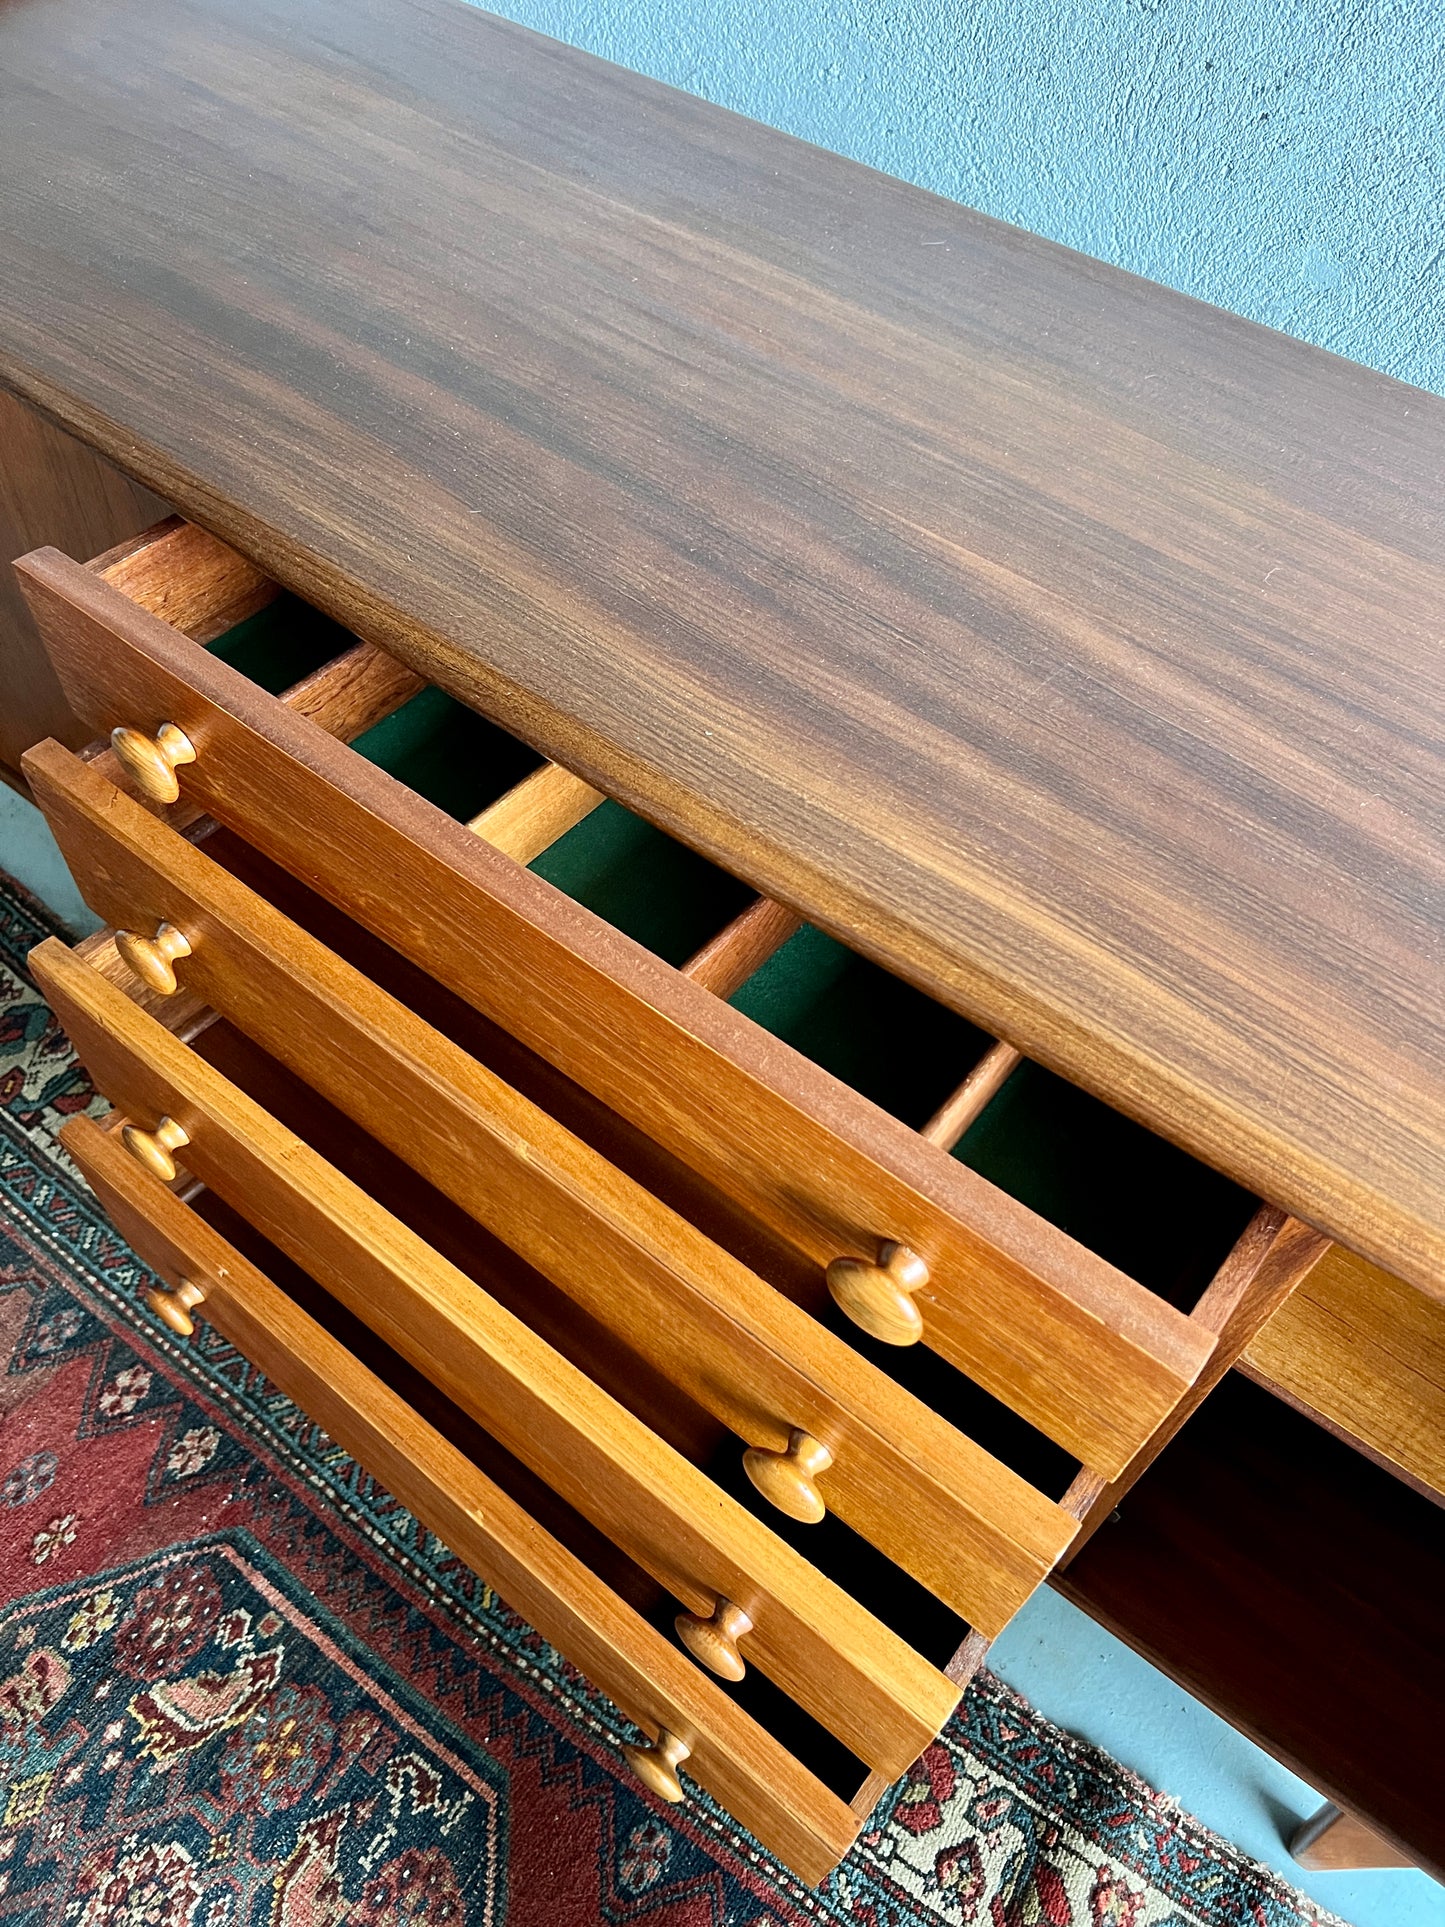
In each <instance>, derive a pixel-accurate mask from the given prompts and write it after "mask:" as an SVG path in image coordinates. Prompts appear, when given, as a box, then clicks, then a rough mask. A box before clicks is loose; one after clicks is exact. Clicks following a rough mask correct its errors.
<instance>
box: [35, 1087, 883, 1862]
mask: <svg viewBox="0 0 1445 1927" xmlns="http://www.w3.org/2000/svg"><path fill="white" fill-rule="evenodd" d="M60 1135H61V1142H62V1144H64V1146H65V1148H66V1150H67V1151H68V1152H69V1153H70V1155H71V1156H72V1157H73V1158H74V1159H75V1161H76V1163H77V1164H78V1165H79V1167H80V1169H81V1172H82V1174H83V1175H84V1176H85V1178H86V1179H87V1180H88V1182H89V1183H90V1185H91V1187H92V1188H93V1189H94V1190H95V1191H96V1193H97V1194H98V1196H99V1198H100V1201H101V1203H102V1204H103V1205H104V1206H105V1208H106V1210H107V1212H108V1213H109V1214H110V1216H111V1218H112V1219H113V1220H114V1221H115V1223H116V1225H117V1226H118V1227H119V1229H120V1232H121V1234H122V1236H123V1237H124V1238H125V1239H126V1240H127V1241H128V1242H129V1243H130V1244H131V1246H132V1247H133V1248H134V1249H135V1250H136V1251H137V1252H138V1253H139V1255H140V1256H141V1258H142V1259H144V1261H145V1263H146V1264H147V1265H149V1266H150V1267H151V1269H152V1270H153V1271H156V1272H158V1273H159V1274H160V1275H161V1277H162V1278H164V1279H165V1280H166V1281H167V1282H168V1283H169V1284H171V1285H173V1286H174V1285H176V1284H178V1283H179V1282H180V1280H181V1279H182V1278H188V1279H192V1280H195V1281H196V1282H198V1283H201V1284H203V1285H204V1287H205V1291H206V1300H205V1307H204V1310H203V1311H200V1312H198V1313H197V1314H196V1315H197V1317H198V1318H204V1319H205V1320H206V1322H207V1323H210V1324H214V1325H215V1326H216V1328H217V1329H218V1330H219V1331H221V1332H223V1333H224V1334H225V1336H226V1337H227V1338H229V1339H230V1340H231V1342H232V1343H233V1344H234V1345H236V1346H237V1347H238V1348H239V1350H241V1351H242V1352H243V1353H244V1354H245V1356H246V1357H247V1358H249V1359H250V1360H251V1362H252V1363H253V1364H255V1365H258V1366H260V1368H261V1370H262V1371H264V1372H265V1374H266V1376H267V1378H268V1379H269V1380H270V1381H271V1383H272V1384H273V1385H275V1386H276V1387H277V1388H278V1389H279V1390H280V1391H282V1392H284V1393H285V1394H286V1396H287V1397H288V1398H290V1399H292V1400H293V1401H294V1402H295V1403H296V1404H297V1405H298V1406H299V1407H300V1408H301V1410H302V1411H303V1412H305V1413H306V1415H307V1416H308V1417H309V1418H310V1419H312V1420H314V1421H315V1423H316V1424H318V1425H320V1426H322V1427H323V1428H324V1429H325V1431H326V1432H327V1433H328V1435H329V1436H330V1437H331V1438H333V1439H334V1440H335V1441H336V1443H337V1444H338V1445H339V1446H340V1447H341V1448H342V1449H343V1451H346V1452H348V1453H350V1455H351V1457H352V1458H354V1459H355V1460H356V1461H357V1462H358V1464H360V1465H361V1466H362V1467H363V1468H364V1469H365V1470H366V1471H367V1472H369V1473H370V1474H371V1476H372V1477H373V1478H375V1479H377V1480H379V1481H380V1482H381V1484H382V1485H384V1486H385V1487H386V1489H387V1491H388V1492H390V1493H391V1495H392V1496H393V1498H395V1499H396V1500H397V1501H398V1502H399V1503H400V1504H402V1505H404V1506H405V1507H406V1508H407V1510H408V1511H409V1512H411V1513H412V1514H413V1515H414V1516H415V1517H416V1518H417V1519H418V1520H420V1522H421V1523H422V1525H424V1526H425V1527H426V1528H427V1530H428V1531H430V1532H434V1533H435V1534H436V1535H437V1537H438V1538H439V1539H441V1540H442V1541H443V1542H444V1543H445V1544H446V1545H448V1546H449V1547H450V1548H451V1550H452V1551H453V1552H454V1553H455V1554H456V1555H457V1557H458V1558H459V1559H462V1560H464V1561H465V1562H466V1564H467V1565H469V1566H470V1567H471V1568H472V1570H473V1571H474V1572H476V1573H478V1574H479V1575H480V1576H481V1577H482V1578H483V1579H485V1580H486V1581H487V1583H488V1584H489V1585H491V1586H493V1587H495V1588H496V1590H497V1591H498V1592H499V1593H500V1594H501V1596H502V1597H503V1598H504V1599H505V1600H506V1601H507V1603H508V1605H510V1606H511V1607H512V1608H513V1610H514V1611H516V1612H519V1613H520V1614H521V1615H522V1616H523V1617H524V1618H525V1619H526V1620H527V1622H528V1624H529V1625H531V1626H534V1627H535V1628H536V1630H537V1631H538V1632H539V1633H541V1635H542V1637H543V1638H544V1639H547V1640H549V1641H550V1642H551V1643H552V1645H554V1646H555V1647H556V1648H557V1649H558V1651H559V1652H561V1653H562V1654H563V1655H564V1656H565V1657H566V1658H567V1659H569V1660H570V1661H571V1662H572V1664H573V1665H574V1666H577V1667H579V1668H580V1669H581V1670H582V1671H583V1672H584V1673H586V1674H587V1676H588V1678H589V1679H591V1680H592V1681H593V1682H594V1683H595V1684H596V1685H597V1686H599V1687H601V1689H602V1691H603V1692H604V1693H606V1694H607V1696H608V1697H609V1698H610V1699H611V1700H613V1702H614V1703H615V1704H616V1705H617V1706H618V1707H619V1708H620V1710H621V1711H622V1712H623V1714H624V1715H625V1716H626V1717H627V1718H628V1719H629V1720H632V1721H633V1722H634V1723H636V1724H638V1725H640V1726H643V1727H645V1728H646V1729H647V1730H648V1731H649V1732H651V1733H654V1734H655V1733H656V1731H657V1730H658V1728H659V1727H663V1726H665V1727H666V1728H667V1729H668V1731H669V1732H672V1733H676V1734H678V1735H679V1736H680V1737H681V1738H682V1739H684V1740H685V1741H686V1742H687V1744H688V1746H689V1748H690V1749H691V1753H690V1757H689V1759H688V1761H687V1763H686V1767H685V1773H686V1777H687V1778H688V1779H692V1780H696V1781H697V1782H698V1784H699V1785H700V1786H704V1787H706V1788H707V1790H708V1791H709V1792H710V1793H712V1794H714V1795H715V1796H716V1798H718V1799H719V1800H721V1801H722V1803H723V1805H724V1806H726V1807H727V1809H728V1811H729V1812H730V1813H732V1814H733V1815H735V1817H736V1818H737V1819H739V1820H740V1821H742V1823H743V1825H744V1826H746V1827H748V1828H750V1829H751V1831H752V1832H753V1833H755V1834H756V1835H757V1836H758V1838H759V1839H760V1840H761V1841H762V1842H763V1844H764V1845H765V1846H766V1847H768V1848H769V1849H770V1850H771V1851H772V1852H773V1853H776V1854H778V1855H779V1856H780V1858H782V1859H783V1860H784V1861H785V1862H786V1863H787V1865H788V1866H790V1867H791V1868H792V1869H793V1870H794V1872H796V1873H797V1874H799V1875H800V1876H801V1877H802V1878H803V1879H804V1880H808V1881H817V1880H819V1879H821V1878H822V1877H823V1875H824V1874H825V1873H827V1872H828V1871H829V1869H830V1868H831V1867H832V1866H834V1865H835V1864H836V1862H837V1861H838V1859H839V1858H840V1857H841V1855H842V1854H844V1853H845V1852H846V1851H847V1849H848V1847H849V1846H850V1845H851V1844H852V1840H853V1838H854V1836H855V1835H856V1833H857V1830H858V1827H859V1825H860V1824H861V1823H860V1821H859V1820H858V1819H857V1818H856V1817H855V1816H854V1815H853V1814H852V1813H851V1812H850V1810H849V1809H848V1808H847V1807H846V1806H845V1805H844V1803H843V1802H842V1801H841V1800H840V1799H839V1798H838V1797H837V1795H836V1794H834V1793H831V1792H830V1791H829V1790H828V1788H827V1787H825V1786H823V1785H822V1784H821V1782H819V1781H818V1780H817V1779H816V1778H815V1777H814V1776H813V1775H812V1774H811V1773H809V1772H807V1771H806V1769H805V1768H803V1767H802V1766H800V1765H799V1763H798V1761H797V1760H796V1759H795V1758H794V1757H793V1755H792V1754H791V1753H789V1752H788V1750H787V1749H786V1748H785V1747H783V1746H780V1745H779V1744H778V1742H777V1741H776V1740H774V1739H773V1738H772V1736H771V1735H770V1734H769V1733H767V1732H766V1731H765V1730H764V1729H763V1728H762V1727H760V1726H759V1725H757V1723H756V1722H755V1721H753V1720H751V1719H749V1718H748V1717H747V1715H746V1714H744V1713H741V1712H740V1711H739V1710H738V1709H737V1708H736V1707H735V1706H734V1705H733V1703H732V1702H731V1700H729V1699H728V1697H727V1695H726V1694H725V1693H724V1692H722V1691H721V1689H720V1688H719V1687H718V1686H717V1685H716V1684H715V1683H714V1682H713V1680H711V1679H710V1678H709V1677H708V1675H707V1674H706V1673H704V1672H703V1671H701V1669H700V1668H698V1667H697V1666H694V1665H693V1664H692V1663H691V1662H690V1661H689V1660H688V1659H687V1658H686V1657H685V1656H684V1655H683V1654H682V1653H681V1652H680V1651H679V1650H678V1649H677V1648H676V1647H675V1646H673V1645H670V1644H669V1642H668V1641H667V1640H666V1639H664V1638H663V1636H662V1635H661V1634H660V1633H658V1632H656V1631H655V1630H654V1629H653V1628H652V1627H651V1626H649V1625H648V1624H647V1622H646V1621H645V1620H643V1619H642V1618H640V1617H639V1616H638V1614H637V1613H636V1612H634V1611H633V1610H632V1608H631V1607H629V1606H628V1605H626V1604H625V1603H624V1602H623V1601H622V1600H620V1599H619V1598H618V1597H617V1595H616V1594H615V1593H613V1592H612V1591H611V1590H610V1589H609V1588H608V1587H607V1586H606V1585H605V1584H604V1583H603V1582H602V1581H601V1580H600V1579H598V1578H597V1577H596V1575H594V1574H593V1573H592V1572H591V1571H590V1570H589V1569H588V1568H587V1566H585V1565H584V1564H583V1563H582V1561H581V1560H580V1559H578V1558H577V1557H576V1555H575V1554H573V1553H571V1552H569V1551H568V1550H567V1548H566V1547H565V1546H563V1545H561V1544H560V1543H559V1542H558V1541H557V1540H556V1539H555V1538H553V1537H552V1536H551V1535H550V1534H548V1533H546V1532H544V1531H543V1530H542V1529H541V1527H539V1526H538V1525H537V1524H536V1522H535V1521H534V1520H533V1519H532V1518H531V1517H530V1516H529V1515H528V1514H527V1513H526V1512H525V1511H524V1510H523V1509H522V1507H521V1506H520V1505H518V1503H517V1502H516V1500H515V1499H513V1498H512V1497H511V1496H510V1495H509V1494H508V1493H506V1492H504V1491H503V1490H502V1488H501V1487H500V1486H498V1485H497V1484H496V1483H495V1482H494V1481H493V1480H491V1479H489V1478H488V1477H487V1476H486V1475H485V1474H484V1473H483V1472H481V1471H480V1470H478V1468H477V1467H476V1466H475V1465H473V1464H472V1463H471V1461H470V1460H469V1459H468V1458H467V1457H466V1456H465V1455H464V1454H463V1453H462V1452H461V1451H459V1450H458V1449H457V1447H456V1446H454V1445H453V1444H452V1443H451V1442H450V1440H448V1439H446V1438H445V1437H443V1435H442V1434H441V1433H440V1432H438V1431H437V1430H436V1428H435V1427H434V1426H432V1425H429V1424H428V1423H427V1422H426V1421H425V1420H424V1419H423V1418H421V1417H420V1416H419V1415H418V1414H417V1412H416V1411H415V1410H413V1408H412V1407H411V1406H409V1405H408V1404H406V1402H405V1401H404V1400H403V1399H401V1398H399V1397H398V1396H397V1394H396V1393H395V1392H394V1391H393V1390H391V1388H390V1387H389V1386H388V1385H386V1384H385V1383H384V1381H383V1380H382V1379H380V1378H378V1377H377V1375H376V1374H375V1373H374V1372H371V1371H368V1370H367V1369H366V1367H365V1366H363V1365H362V1364H360V1363H359V1362H358V1361H357V1359H356V1358H354V1357H353V1356H352V1354H351V1353H350V1352H349V1351H348V1350H347V1349H346V1347H345V1346H344V1345H342V1344H340V1343H339V1342H338V1341H337V1340H336V1339H335V1338H333V1337H332V1336H331V1335H330V1333H328V1332H327V1331H325V1330H324V1329H323V1327H322V1326H320V1325H319V1324H317V1322H316V1320H315V1319H313V1318H310V1317H308V1316H307V1315H306V1313H305V1312H304V1311H302V1310H301V1309H300V1308H299V1307H298V1306H296V1305H295V1304H293V1303H292V1301H291V1300H290V1299H289V1298H288V1297H287V1296H286V1294H285V1293H284V1292H283V1291H281V1290H279V1289H278V1288H277V1286H276V1285H275V1284H273V1283H272V1281H271V1280H270V1279H269V1278H267V1277H266V1276H264V1274H263V1273H261V1272H260V1271H258V1270H257V1268H256V1267H255V1266H254V1265H253V1264H251V1263H250V1262H249V1260H248V1259H246V1258H245V1257H244V1256H243V1255H242V1254H241V1253H240V1252H239V1251H238V1250H237V1249H236V1247H235V1246H234V1245H233V1244H231V1243H230V1242H229V1241H228V1240H226V1239H225V1238H223V1237H222V1236H221V1235H220V1233H219V1232H218V1231H216V1230H214V1229H213V1228H212V1227H211V1226H210V1225H208V1224H207V1223H206V1222H205V1220H204V1219H203V1218H200V1217H198V1216H197V1215H196V1213H195V1212H194V1211H191V1210H189V1209H188V1208H187V1207H186V1206H185V1205H184V1204H182V1203H181V1202H180V1201H179V1200H178V1199H177V1198H175V1197H174V1196H173V1195H172V1194H171V1192H169V1191H168V1190H167V1189H166V1187H165V1186H164V1185H162V1184H159V1183H158V1182H157V1181H156V1180H155V1179H154V1178H151V1177H149V1176H147V1174H146V1173H145V1172H143V1171H142V1170H141V1169H140V1167H139V1166H138V1165H137V1164H136V1162H135V1160H134V1159H133V1158H131V1157H129V1156H128V1155H127V1154H126V1152H125V1151H124V1150H123V1149H122V1148H121V1146H120V1144H119V1142H117V1141H116V1140H115V1139H114V1138H113V1137H111V1136H109V1135H108V1134H107V1133H106V1132H104V1131H102V1130H101V1129H100V1128H99V1126H98V1125H97V1124H95V1123H94V1122H93V1120H91V1119H89V1118H73V1119H72V1120H71V1121H70V1123H69V1124H68V1125H66V1126H65V1128H64V1129H63V1130H62V1132H61V1134H60Z"/></svg>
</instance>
